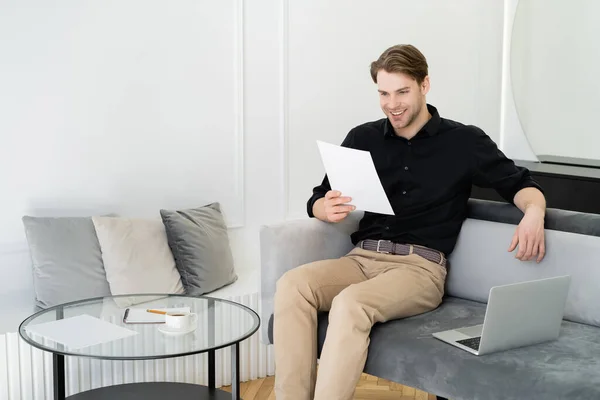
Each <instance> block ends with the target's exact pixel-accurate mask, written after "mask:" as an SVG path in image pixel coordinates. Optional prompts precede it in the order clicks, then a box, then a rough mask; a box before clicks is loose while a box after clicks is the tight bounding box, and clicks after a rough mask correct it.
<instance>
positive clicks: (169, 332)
mask: <svg viewBox="0 0 600 400" xmlns="http://www.w3.org/2000/svg"><path fill="white" fill-rule="evenodd" d="M158 330H159V331H161V332H162V333H164V334H167V335H185V334H187V333H190V332H193V331H195V330H196V326H195V325H193V326H191V327H189V328H188V329H185V330H181V329H174V328H170V327H168V326H166V325H160V326H159V327H158Z"/></svg>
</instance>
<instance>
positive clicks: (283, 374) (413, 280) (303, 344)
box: [273, 247, 446, 400]
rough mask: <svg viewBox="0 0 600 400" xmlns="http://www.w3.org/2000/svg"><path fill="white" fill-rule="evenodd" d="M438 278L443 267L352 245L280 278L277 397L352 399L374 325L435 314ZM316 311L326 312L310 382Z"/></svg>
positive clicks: (439, 297) (440, 279) (439, 290)
mask: <svg viewBox="0 0 600 400" xmlns="http://www.w3.org/2000/svg"><path fill="white" fill-rule="evenodd" d="M445 280H446V268H445V267H443V266H442V265H440V264H436V263H434V262H432V261H429V260H427V259H425V258H423V257H421V256H419V255H416V254H410V255H393V254H384V253H378V252H375V251H369V250H363V249H361V248H358V247H357V248H354V249H353V250H352V251H351V252H350V253H348V254H347V255H345V256H343V257H341V258H339V259H331V260H323V261H317V262H313V263H309V264H306V265H302V266H299V267H297V268H294V269H292V270H290V271H288V272H287V273H285V274H284V275H283V276H282V277H281V278H280V279H279V281H278V282H277V289H276V294H275V310H274V320H273V322H274V326H273V339H274V346H275V394H276V399H277V400H313V399H315V400H350V399H352V397H353V394H354V390H355V387H356V384H357V383H358V380H359V379H360V375H361V373H362V371H363V368H364V365H365V361H366V358H367V349H368V346H369V334H370V331H371V327H372V326H373V324H375V323H377V322H386V321H389V320H391V319H396V318H405V317H409V316H413V315H417V314H421V313H424V312H427V311H430V310H433V309H435V308H436V307H438V306H439V305H440V303H441V301H442V297H443V295H444V282H445ZM318 311H329V326H328V329H327V335H326V339H325V343H324V346H323V350H322V353H321V356H320V360H319V374H318V379H317V374H316V361H317V312H318Z"/></svg>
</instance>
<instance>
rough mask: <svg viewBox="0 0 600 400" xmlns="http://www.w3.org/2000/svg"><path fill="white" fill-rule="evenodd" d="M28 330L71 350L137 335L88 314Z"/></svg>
mask: <svg viewBox="0 0 600 400" xmlns="http://www.w3.org/2000/svg"><path fill="white" fill-rule="evenodd" d="M26 330H27V332H29V333H33V334H37V335H40V336H42V337H45V338H47V339H50V340H52V341H54V342H56V343H60V344H63V345H64V346H65V347H68V348H70V349H81V348H83V347H89V346H94V345H97V344H100V343H106V342H112V341H113V340H119V339H123V338H126V337H129V336H132V335H137V332H136V331H132V330H130V329H127V328H123V327H120V326H117V325H115V324H111V323H110V322H108V321H104V320H101V319H99V318H96V317H92V316H90V315H86V314H84V315H78V316H76V317H69V318H65V319H59V320H56V321H52V322H44V323H42V324H38V325H30V326H27V328H26Z"/></svg>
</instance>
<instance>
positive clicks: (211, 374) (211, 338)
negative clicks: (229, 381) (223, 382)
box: [208, 299, 216, 389]
mask: <svg viewBox="0 0 600 400" xmlns="http://www.w3.org/2000/svg"><path fill="white" fill-rule="evenodd" d="M215 329H216V326H215V301H214V300H212V299H210V300H208V346H209V347H211V346H214V345H215ZM215 364H216V359H215V351H214V350H209V351H208V387H209V388H210V389H214V388H215V385H216V382H215V381H216V379H215V368H216V366H215Z"/></svg>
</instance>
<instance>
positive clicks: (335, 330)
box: [273, 45, 546, 400]
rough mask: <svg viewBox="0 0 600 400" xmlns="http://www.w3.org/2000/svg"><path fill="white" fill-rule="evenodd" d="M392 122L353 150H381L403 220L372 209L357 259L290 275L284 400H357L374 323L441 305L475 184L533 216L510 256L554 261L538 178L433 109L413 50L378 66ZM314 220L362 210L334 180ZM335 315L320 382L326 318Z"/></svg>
mask: <svg viewBox="0 0 600 400" xmlns="http://www.w3.org/2000/svg"><path fill="white" fill-rule="evenodd" d="M371 77H372V79H373V81H374V82H375V84H376V85H377V90H378V92H379V98H380V105H381V109H382V111H383V113H384V114H385V116H386V118H383V119H380V120H378V121H373V122H368V123H365V124H363V125H360V126H357V127H356V128H354V129H352V130H351V131H350V132H349V133H348V135H347V136H346V138H345V140H344V142H343V143H342V145H343V146H346V147H352V148H356V149H360V150H366V151H369V152H370V153H371V156H372V158H373V161H374V163H375V167H376V169H377V173H378V175H379V177H380V179H381V182H382V184H383V187H384V189H385V192H386V194H387V196H388V198H389V200H390V203H391V205H392V207H393V209H394V213H395V215H381V214H375V213H369V212H367V213H365V215H364V217H363V218H362V220H361V221H360V224H359V228H358V230H357V231H356V232H354V233H353V234H352V241H353V243H354V244H355V246H356V247H355V248H354V249H353V250H352V251H351V252H350V253H348V254H347V255H345V256H343V257H341V258H339V259H332V260H323V261H317V262H314V263H310V264H306V265H303V266H299V267H297V268H294V269H293V270H291V271H288V272H287V273H286V274H284V276H282V277H281V278H280V280H279V281H278V283H277V291H276V294H275V313H274V320H273V321H274V327H273V334H274V345H275V368H276V372H275V391H276V396H277V400H290V399H298V400H309V399H313V398H314V399H316V400H336V399H339V400H349V399H351V398H352V396H353V392H354V388H355V387H356V384H357V382H358V380H359V378H360V375H361V372H362V370H363V368H364V364H365V361H366V357H367V349H368V346H369V334H370V331H371V328H372V326H373V325H374V324H375V323H378V322H385V321H389V320H391V319H396V318H406V317H409V316H413V315H416V314H421V313H424V312H427V311H430V310H432V309H434V308H436V307H438V306H439V305H440V303H441V302H442V297H443V295H444V283H445V280H446V259H447V257H448V256H449V255H450V253H451V252H452V250H453V249H454V246H455V244H456V240H457V238H458V234H459V232H460V229H461V226H462V223H463V221H464V219H465V218H466V213H467V200H468V199H469V196H470V191H471V187H472V185H473V184H475V185H479V186H482V187H492V188H495V189H496V190H497V191H498V193H499V194H500V195H501V196H502V197H504V198H505V199H506V200H507V201H508V202H511V203H512V204H514V205H515V206H517V207H518V208H519V209H520V210H521V211H523V218H522V220H521V222H520V223H519V225H518V226H517V228H516V230H515V233H514V235H513V237H512V238H506V239H507V243H505V244H503V243H498V246H505V245H506V244H508V246H507V247H508V251H514V250H515V249H517V247H518V251H517V252H516V255H515V256H516V257H517V258H518V259H520V260H522V261H529V260H535V261H537V262H540V261H541V260H542V258H543V257H544V253H545V248H544V216H545V208H546V203H545V199H544V196H543V194H542V192H541V189H540V187H539V185H538V184H537V183H536V182H535V181H534V180H533V179H532V178H531V176H530V174H529V171H528V170H527V169H525V168H521V167H518V166H516V165H515V163H514V162H513V161H511V160H509V159H508V158H507V157H506V156H505V155H504V154H503V153H502V152H501V151H500V150H498V147H497V146H496V144H495V143H494V142H493V141H492V140H491V139H490V138H489V136H488V135H486V134H485V133H484V132H483V131H482V130H481V129H479V128H478V127H476V126H473V125H465V124H462V123H459V122H455V121H452V120H449V119H446V118H442V117H441V116H440V114H439V112H438V110H437V109H436V108H435V107H434V106H432V105H429V104H427V102H426V95H427V93H428V92H429V89H430V82H429V76H428V65H427V61H426V59H425V57H424V56H423V54H421V52H420V51H419V50H418V49H416V48H415V47H414V46H411V45H398V46H394V47H391V48H389V49H387V50H386V51H385V52H384V53H383V54H382V55H381V56H380V57H379V59H378V60H376V61H374V62H373V63H372V64H371ZM307 206H308V208H307V212H308V214H309V216H311V217H315V218H318V219H320V220H322V221H325V222H328V223H336V222H339V221H341V220H343V219H344V218H346V216H347V215H348V213H350V212H351V211H353V210H354V206H352V193H340V192H339V191H336V190H335V188H333V189H332V188H331V187H330V185H329V181H328V179H327V176H325V178H324V179H323V182H322V183H321V184H320V185H319V186H317V187H315V188H314V190H313V195H312V197H310V199H309V200H308V204H307ZM318 311H329V327H328V330H327V336H326V340H325V343H324V346H323V350H322V353H321V357H320V363H319V373H318V378H317V374H316V358H317V312H318Z"/></svg>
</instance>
